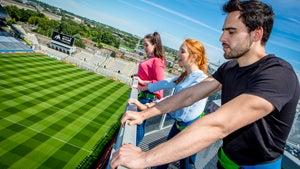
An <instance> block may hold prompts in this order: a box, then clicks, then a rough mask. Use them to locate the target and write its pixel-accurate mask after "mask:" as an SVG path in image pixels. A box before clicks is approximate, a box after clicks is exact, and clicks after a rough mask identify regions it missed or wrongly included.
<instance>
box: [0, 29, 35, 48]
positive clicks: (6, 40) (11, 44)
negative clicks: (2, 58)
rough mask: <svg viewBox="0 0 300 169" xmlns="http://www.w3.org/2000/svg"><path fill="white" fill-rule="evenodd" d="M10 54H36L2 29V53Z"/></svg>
mask: <svg viewBox="0 0 300 169" xmlns="http://www.w3.org/2000/svg"><path fill="white" fill-rule="evenodd" d="M8 52H34V51H33V50H32V49H31V48H30V47H29V46H27V45H26V44H23V43H21V42H20V41H18V40H17V39H16V38H14V37H12V36H11V35H10V34H9V33H7V32H6V31H5V30H3V29H2V28H0V53H8Z"/></svg>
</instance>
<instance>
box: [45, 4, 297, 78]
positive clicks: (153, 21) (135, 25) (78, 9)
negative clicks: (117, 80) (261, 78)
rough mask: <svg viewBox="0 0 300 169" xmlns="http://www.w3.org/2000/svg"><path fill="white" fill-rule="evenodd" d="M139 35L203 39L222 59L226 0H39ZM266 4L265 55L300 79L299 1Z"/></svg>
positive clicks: (174, 44)
mask: <svg viewBox="0 0 300 169" xmlns="http://www.w3.org/2000/svg"><path fill="white" fill-rule="evenodd" d="M40 1H42V2H44V3H47V4H50V5H52V6H55V7H58V8H61V9H64V10H66V11H69V12H72V13H74V14H77V15H79V16H82V17H86V18H89V19H91V20H95V21H98V22H100V23H103V24H106V25H109V26H112V27H115V28H117V29H120V30H122V31H125V32H129V33H131V34H134V35H138V36H139V37H144V35H146V34H148V33H153V32H154V31H157V32H159V33H160V35H161V38H162V42H163V45H165V46H168V47H171V48H173V49H178V48H179V46H180V45H181V43H182V42H183V40H184V39H186V38H194V39H197V40H200V41H201V42H203V43H204V45H205V46H206V49H207V56H208V58H209V61H210V62H212V63H216V64H219V63H223V62H224V61H225V60H224V58H223V50H222V46H221V43H220V42H219V37H220V35H221V33H222V31H221V28H222V25H223V21H224V19H225V17H226V15H225V14H223V12H222V10H221V7H222V5H223V3H224V2H226V1H225V0H151V1H148V0H84V1H81V0H40ZM263 2H266V3H268V4H271V6H272V8H273V10H274V12H275V23H274V27H273V32H272V34H271V37H270V40H269V42H268V44H267V46H266V50H267V53H270V54H271V53H272V54H276V55H277V56H278V57H281V58H283V59H285V60H287V61H288V62H289V63H291V64H292V66H293V67H294V69H295V71H296V73H297V74H298V77H300V76H299V75H300V1H299V0H263Z"/></svg>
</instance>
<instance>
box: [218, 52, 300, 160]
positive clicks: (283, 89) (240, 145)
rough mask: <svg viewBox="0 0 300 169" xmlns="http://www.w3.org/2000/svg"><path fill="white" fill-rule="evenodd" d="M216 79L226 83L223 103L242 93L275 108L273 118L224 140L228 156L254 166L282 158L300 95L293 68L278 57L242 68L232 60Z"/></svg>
mask: <svg viewBox="0 0 300 169" xmlns="http://www.w3.org/2000/svg"><path fill="white" fill-rule="evenodd" d="M212 76H213V77H214V78H215V79H216V80H217V81H219V82H220V83H221V84H222V104H225V103H226V102H228V101H230V100H231V99H233V98H235V97H236V96H239V95H241V94H252V95H256V96H259V97H262V98H264V99H266V100H267V101H269V102H270V103H272V104H273V106H274V107H275V110H274V111H273V112H271V113H270V114H269V115H267V116H265V117H264V118H262V119H260V120H257V121H256V122H254V123H252V124H249V125H247V126H245V127H243V128H241V129H239V130H237V131H235V132H233V133H231V134H230V135H228V136H227V137H225V138H224V139H223V149H224V152H225V153H226V154H227V156H228V157H230V158H231V159H232V160H233V161H234V162H235V163H237V164H239V165H254V164H260V163H264V162H267V161H272V160H274V159H276V158H278V157H279V156H280V155H282V154H283V151H284V146H285V143H286V139H287V137H288V134H289V132H290V129H291V126H292V124H293V120H294V116H295V111H296V106H297V103H298V100H299V92H300V91H299V81H298V79H297V76H296V74H295V72H294V71H293V68H292V67H291V65H290V64H289V63H287V62H286V61H284V60H283V59H280V58H278V57H275V56H274V55H268V56H265V57H263V58H262V59H260V60H259V61H257V62H256V63H253V64H251V65H248V66H245V67H239V65H238V63H237V61H236V60H231V61H229V62H226V63H224V64H223V65H221V66H220V67H219V69H218V70H217V71H216V72H215V73H214V74H213V75H212ZM232 111H235V110H232Z"/></svg>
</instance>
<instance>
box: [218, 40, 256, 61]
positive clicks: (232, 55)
mask: <svg viewBox="0 0 300 169" xmlns="http://www.w3.org/2000/svg"><path fill="white" fill-rule="evenodd" d="M251 44H252V42H251V41H249V43H248V45H247V46H245V47H243V46H240V47H237V48H235V49H232V48H231V47H230V46H229V45H228V44H227V45H228V46H229V48H230V49H231V51H229V52H228V53H226V52H224V58H225V59H238V58H240V57H241V56H243V55H245V54H246V53H247V52H249V50H250V47H251Z"/></svg>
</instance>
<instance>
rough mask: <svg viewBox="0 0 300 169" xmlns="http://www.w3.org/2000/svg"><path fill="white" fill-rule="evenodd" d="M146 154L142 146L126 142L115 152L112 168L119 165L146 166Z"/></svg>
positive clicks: (114, 168) (133, 167) (133, 168)
mask: <svg viewBox="0 0 300 169" xmlns="http://www.w3.org/2000/svg"><path fill="white" fill-rule="evenodd" d="M144 154H145V153H144V152H143V151H142V149H141V148H140V147H136V146H134V145H132V144H124V145H123V146H122V147H120V148H119V149H118V150H116V151H115V152H114V153H113V155H112V159H111V162H110V167H111V169H116V168H117V167H118V166H123V167H126V168H130V169H139V168H145V167H144V165H145V160H144V159H145V158H144Z"/></svg>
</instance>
